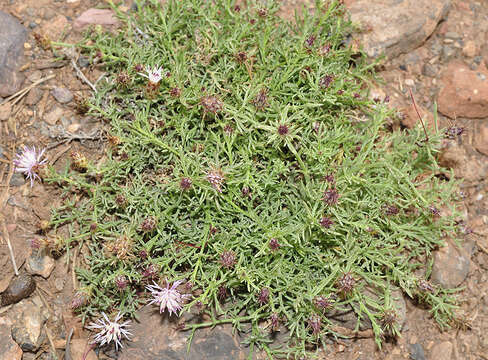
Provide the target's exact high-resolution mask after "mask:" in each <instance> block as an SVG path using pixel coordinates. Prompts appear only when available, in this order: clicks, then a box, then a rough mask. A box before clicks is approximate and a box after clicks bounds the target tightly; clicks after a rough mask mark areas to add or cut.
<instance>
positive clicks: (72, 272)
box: [71, 247, 79, 290]
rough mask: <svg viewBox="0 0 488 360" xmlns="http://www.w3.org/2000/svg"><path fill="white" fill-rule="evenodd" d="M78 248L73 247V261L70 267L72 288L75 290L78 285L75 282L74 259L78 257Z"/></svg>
mask: <svg viewBox="0 0 488 360" xmlns="http://www.w3.org/2000/svg"><path fill="white" fill-rule="evenodd" d="M78 250H79V248H78V247H77V248H76V249H75V253H74V254H73V262H72V267H71V276H72V280H73V290H76V288H77V287H78V285H77V284H76V271H75V269H76V260H77V258H78Z"/></svg>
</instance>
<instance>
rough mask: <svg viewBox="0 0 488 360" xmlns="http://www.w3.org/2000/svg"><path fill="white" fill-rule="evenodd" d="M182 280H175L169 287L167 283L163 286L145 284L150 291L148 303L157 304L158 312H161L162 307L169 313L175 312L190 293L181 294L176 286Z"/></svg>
mask: <svg viewBox="0 0 488 360" xmlns="http://www.w3.org/2000/svg"><path fill="white" fill-rule="evenodd" d="M182 282H183V281H182V280H178V281H175V282H174V283H173V285H172V286H171V287H170V285H169V283H167V284H166V287H165V288H162V287H161V286H159V285H158V284H156V283H154V285H148V286H146V289H147V290H149V291H150V292H151V295H152V300H151V301H149V304H157V305H159V312H160V313H161V314H162V313H163V311H164V309H165V308H166V309H168V311H169V314H170V315H171V314H172V313H176V312H177V311H180V310H181V306H182V304H183V301H184V300H186V299H189V298H190V297H191V295H189V294H181V293H180V292H179V291H178V290H176V288H177V287H178V286H179V285H180V284H181V283H182Z"/></svg>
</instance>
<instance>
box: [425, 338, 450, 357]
mask: <svg viewBox="0 0 488 360" xmlns="http://www.w3.org/2000/svg"><path fill="white" fill-rule="evenodd" d="M452 348H453V346H452V343H450V342H449V341H443V342H441V343H439V344H436V345H434V347H433V348H432V350H431V352H430V359H439V360H441V359H442V360H451V359H452V350H453V349H452Z"/></svg>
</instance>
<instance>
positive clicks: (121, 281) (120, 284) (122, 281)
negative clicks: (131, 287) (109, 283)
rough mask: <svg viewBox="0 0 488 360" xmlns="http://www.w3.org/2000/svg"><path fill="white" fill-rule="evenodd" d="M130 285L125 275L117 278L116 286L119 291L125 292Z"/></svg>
mask: <svg viewBox="0 0 488 360" xmlns="http://www.w3.org/2000/svg"><path fill="white" fill-rule="evenodd" d="M128 284H129V281H128V280H127V278H126V277H125V276H124V275H118V276H117V277H116V278H115V285H116V286H117V288H118V289H119V290H124V289H125V288H126V287H127V285H128Z"/></svg>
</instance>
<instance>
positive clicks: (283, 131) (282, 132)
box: [278, 124, 290, 136]
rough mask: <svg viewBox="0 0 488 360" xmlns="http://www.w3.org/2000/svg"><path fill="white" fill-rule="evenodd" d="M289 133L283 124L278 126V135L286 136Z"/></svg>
mask: <svg viewBox="0 0 488 360" xmlns="http://www.w3.org/2000/svg"><path fill="white" fill-rule="evenodd" d="M289 132H290V129H289V128H288V126H286V125H285V124H280V125H279V126H278V134H279V135H280V136H286V135H288V133H289Z"/></svg>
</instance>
